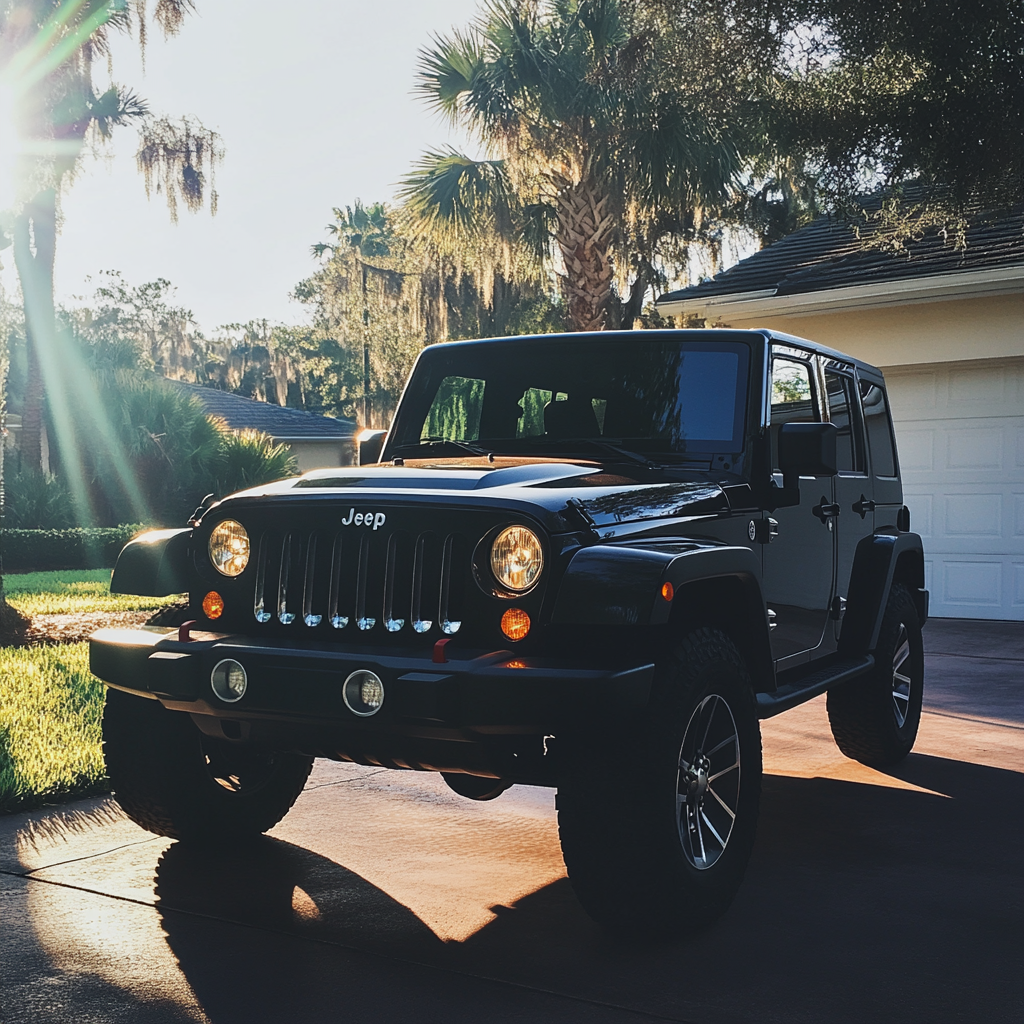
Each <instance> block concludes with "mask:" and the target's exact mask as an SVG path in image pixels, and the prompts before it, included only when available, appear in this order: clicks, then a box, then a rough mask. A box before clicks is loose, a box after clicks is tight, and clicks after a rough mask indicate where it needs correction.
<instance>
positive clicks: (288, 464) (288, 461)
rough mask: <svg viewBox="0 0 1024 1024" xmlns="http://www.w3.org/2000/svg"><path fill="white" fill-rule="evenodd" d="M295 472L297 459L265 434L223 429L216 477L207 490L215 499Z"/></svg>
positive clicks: (256, 431) (286, 447) (283, 477)
mask: <svg viewBox="0 0 1024 1024" xmlns="http://www.w3.org/2000/svg"><path fill="white" fill-rule="evenodd" d="M298 471H299V469H298V462H297V461H296V459H295V456H294V455H292V453H291V451H290V450H289V449H288V446H287V445H283V444H275V443H274V439H273V438H272V437H271V436H270V435H269V434H261V433H260V432H259V431H258V430H243V431H242V432H241V433H240V434H230V433H227V432H225V433H224V434H223V435H222V436H221V442H220V452H219V453H218V456H217V470H216V480H215V481H214V487H213V488H211V489H212V490H213V491H214V493H215V494H216V495H217V497H218V498H223V497H224V496H225V495H228V494H234V492H235V491H243V490H245V489H246V488H247V487H259V485H260V484H269V483H271V482H272V481H274V480H283V479H285V478H286V477H289V476H295V474H296V473H298Z"/></svg>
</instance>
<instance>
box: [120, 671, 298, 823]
mask: <svg viewBox="0 0 1024 1024" xmlns="http://www.w3.org/2000/svg"><path fill="white" fill-rule="evenodd" d="M103 754H104V757H105V759H106V762H107V774H108V775H109V776H110V781H111V784H112V786H113V790H114V797H115V799H116V800H117V802H118V803H119V804H120V805H121V807H122V809H123V810H124V812H125V814H127V815H128V817H129V818H131V819H132V821H134V822H135V823H136V824H138V825H141V826H142V827H143V828H144V829H146V830H148V831H149V832H155V833H156V834H157V835H158V836H169V837H170V838H172V839H193V840H201V841H203V840H205V841H215V842H227V841H231V840H238V839H244V838H247V837H250V836H257V835H259V834H260V833H261V832H266V831H267V830H268V829H270V828H272V827H273V826H274V825H276V824H277V823H278V822H279V821H280V820H281V819H282V818H283V817H284V816H285V814H287V813H288V810H289V808H291V806H292V804H293V803H295V800H296V799H297V798H298V795H299V794H300V793H301V792H302V788H303V786H305V784H306V779H307V778H308V777H309V772H310V769H311V768H312V766H313V758H311V757H307V756H306V755H304V754H298V753H292V752H279V751H278V752H272V751H262V750H258V749H253V748H248V747H245V746H243V745H241V744H237V743H230V742H228V741H227V740H213V739H210V738H209V737H207V736H204V735H203V734H202V733H201V732H200V731H199V729H198V728H197V727H196V725H195V723H193V721H192V720H191V718H189V716H188V715H187V714H185V713H183V712H181V711H168V710H167V709H166V708H165V707H163V705H161V704H160V702H159V701H156V700H149V699H147V698H145V697H136V696H133V695H132V694H129V693H124V692H123V691H121V690H114V689H108V690H107V697H106V704H105V705H104V708H103Z"/></svg>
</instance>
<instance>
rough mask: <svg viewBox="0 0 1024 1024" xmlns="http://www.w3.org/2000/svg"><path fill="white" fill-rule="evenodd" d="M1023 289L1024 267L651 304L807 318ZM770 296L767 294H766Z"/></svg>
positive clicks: (711, 314)
mask: <svg viewBox="0 0 1024 1024" xmlns="http://www.w3.org/2000/svg"><path fill="white" fill-rule="evenodd" d="M1022 290H1024V263H1018V264H1014V265H1012V266H1009V267H991V268H989V269H986V270H966V271H958V272H956V273H952V274H929V275H925V276H922V277H910V278H902V279H895V280H892V279H890V280H886V281H873V282H871V283H870V284H858V285H849V286H846V287H843V288H828V289H823V290H821V291H813V292H799V293H797V294H793V295H777V294H775V289H766V290H765V291H764V292H760V293H758V292H734V293H732V294H727V295H704V296H693V297H690V298H687V297H680V298H672V297H670V296H664V297H663V298H661V299H657V300H656V301H655V305H656V306H657V308H658V311H659V312H660V313H665V314H668V315H669V316H678V315H680V314H683V313H689V314H693V315H696V316H700V317H703V318H704V319H705V320H724V321H726V322H728V321H729V319H730V318H732V319H736V318H740V319H744V320H748V319H751V318H755V317H758V316H809V315H811V314H815V313H841V312H844V311H846V310H851V309H881V308H884V307H886V306H904V305H908V304H910V303H915V302H944V301H947V300H950V299H973V298H979V297H982V296H987V295H1000V294H1008V293H1012V292H1019V291H1022ZM769 293H770V294H769Z"/></svg>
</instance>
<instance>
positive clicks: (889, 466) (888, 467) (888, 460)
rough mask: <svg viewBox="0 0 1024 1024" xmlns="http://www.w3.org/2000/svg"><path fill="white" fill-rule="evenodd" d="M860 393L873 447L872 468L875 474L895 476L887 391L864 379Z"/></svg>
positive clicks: (869, 441)
mask: <svg viewBox="0 0 1024 1024" xmlns="http://www.w3.org/2000/svg"><path fill="white" fill-rule="evenodd" d="M860 395H861V405H862V406H863V407H864V425H865V426H866V427H867V433H868V446H869V447H870V449H871V470H872V472H873V473H874V474H875V476H895V475H896V452H895V445H894V443H893V438H892V426H891V425H890V421H889V406H888V403H887V402H886V398H885V391H884V389H882V388H880V387H878V386H877V385H876V384H872V383H871V382H870V381H866V380H862V381H861V382H860Z"/></svg>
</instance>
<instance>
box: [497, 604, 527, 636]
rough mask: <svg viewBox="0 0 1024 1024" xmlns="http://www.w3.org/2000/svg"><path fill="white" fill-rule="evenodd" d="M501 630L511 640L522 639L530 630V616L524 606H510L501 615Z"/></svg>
mask: <svg viewBox="0 0 1024 1024" xmlns="http://www.w3.org/2000/svg"><path fill="white" fill-rule="evenodd" d="M501 631H502V633H504V634H505V636H507V637H508V638H509V640H522V639H523V637H524V636H526V634H527V633H529V632H530V616H529V615H527V614H526V612H524V611H523V609H522V608H508V609H506V611H505V614H504V615H502V617H501Z"/></svg>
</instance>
